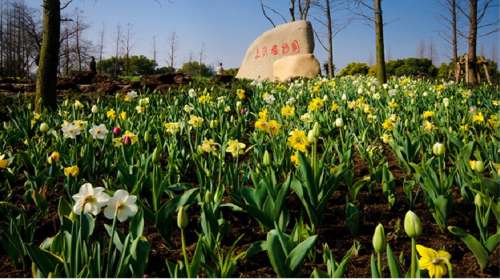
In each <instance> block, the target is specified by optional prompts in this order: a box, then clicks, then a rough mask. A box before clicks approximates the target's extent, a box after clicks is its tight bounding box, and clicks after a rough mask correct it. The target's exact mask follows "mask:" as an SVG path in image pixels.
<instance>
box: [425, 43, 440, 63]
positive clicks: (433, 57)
mask: <svg viewBox="0 0 500 280" xmlns="http://www.w3.org/2000/svg"><path fill="white" fill-rule="evenodd" d="M427 50H428V51H429V59H430V60H431V62H432V63H434V62H436V61H437V60H438V56H437V50H436V48H435V47H434V40H432V39H430V40H429V44H428V47H427Z"/></svg>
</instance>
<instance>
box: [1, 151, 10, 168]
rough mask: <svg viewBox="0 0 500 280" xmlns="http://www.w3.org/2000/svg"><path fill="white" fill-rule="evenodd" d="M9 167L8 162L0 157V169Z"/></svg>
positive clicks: (3, 157)
mask: <svg viewBox="0 0 500 280" xmlns="http://www.w3.org/2000/svg"><path fill="white" fill-rule="evenodd" d="M7 166H9V161H8V160H7V159H5V155H4V154H1V155H0V169H6V168H7Z"/></svg>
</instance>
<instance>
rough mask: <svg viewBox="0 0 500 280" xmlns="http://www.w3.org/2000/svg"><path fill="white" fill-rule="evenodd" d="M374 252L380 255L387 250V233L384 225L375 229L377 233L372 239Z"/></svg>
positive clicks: (379, 225)
mask: <svg viewBox="0 0 500 280" xmlns="http://www.w3.org/2000/svg"><path fill="white" fill-rule="evenodd" d="M372 245H373V250H374V251H375V253H377V254H380V253H382V252H383V251H384V249H385V232H384V226H383V225H382V224H378V225H377V227H376V228H375V232H374V233H373V238H372Z"/></svg>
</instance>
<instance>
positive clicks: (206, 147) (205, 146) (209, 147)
mask: <svg viewBox="0 0 500 280" xmlns="http://www.w3.org/2000/svg"><path fill="white" fill-rule="evenodd" d="M217 146H218V144H217V143H215V141H214V139H206V138H205V139H204V140H203V142H202V143H201V145H199V146H198V150H199V151H200V152H203V153H207V154H214V153H215V152H217Z"/></svg>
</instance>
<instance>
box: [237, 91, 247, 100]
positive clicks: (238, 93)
mask: <svg viewBox="0 0 500 280" xmlns="http://www.w3.org/2000/svg"><path fill="white" fill-rule="evenodd" d="M236 96H238V98H239V99H240V100H243V99H245V98H246V95H245V90H244V89H241V88H240V89H238V90H237V91H236Z"/></svg>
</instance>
